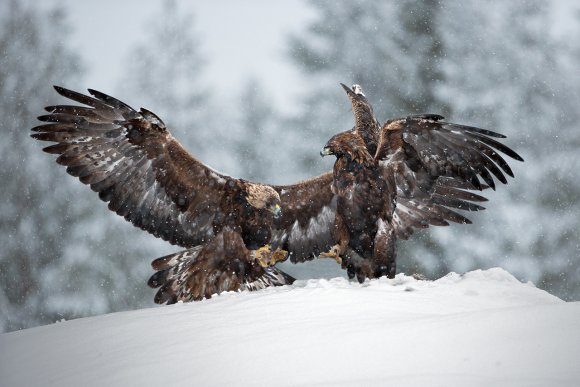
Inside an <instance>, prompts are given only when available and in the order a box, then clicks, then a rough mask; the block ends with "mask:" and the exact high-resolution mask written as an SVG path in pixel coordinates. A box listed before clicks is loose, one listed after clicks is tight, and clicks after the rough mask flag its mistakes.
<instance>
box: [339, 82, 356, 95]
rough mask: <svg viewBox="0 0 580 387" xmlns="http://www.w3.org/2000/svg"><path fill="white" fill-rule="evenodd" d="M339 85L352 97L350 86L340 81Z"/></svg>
mask: <svg viewBox="0 0 580 387" xmlns="http://www.w3.org/2000/svg"><path fill="white" fill-rule="evenodd" d="M340 86H342V88H343V89H344V91H346V94H348V95H350V96H352V97H354V93H353V92H352V90H351V88H350V87H348V86H347V85H345V84H344V83H341V84H340Z"/></svg>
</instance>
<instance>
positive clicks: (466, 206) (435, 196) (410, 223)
mask: <svg viewBox="0 0 580 387" xmlns="http://www.w3.org/2000/svg"><path fill="white" fill-rule="evenodd" d="M484 188H487V187H484ZM474 189H475V188H474V187H473V186H472V185H471V184H469V183H465V182H461V181H459V180H455V179H451V178H443V177H440V178H439V179H437V181H436V183H435V184H434V186H433V190H432V192H430V193H429V192H428V193H423V194H420V195H417V196H415V197H412V198H411V197H406V196H405V195H404V193H403V192H402V191H401V190H398V191H397V192H398V195H397V204H396V207H395V212H394V214H393V225H394V228H395V232H396V233H397V237H398V238H401V239H408V238H409V237H410V236H411V235H412V234H413V232H414V230H415V229H422V228H427V227H429V226H448V225H449V222H454V223H462V224H471V221H470V220H469V219H468V218H466V217H465V216H463V215H462V214H460V213H458V212H456V210H462V211H481V210H484V209H485V207H483V206H481V205H480V204H478V203H481V202H485V201H487V199H486V198H485V197H483V196H481V195H478V194H476V193H474V192H470V190H474Z"/></svg>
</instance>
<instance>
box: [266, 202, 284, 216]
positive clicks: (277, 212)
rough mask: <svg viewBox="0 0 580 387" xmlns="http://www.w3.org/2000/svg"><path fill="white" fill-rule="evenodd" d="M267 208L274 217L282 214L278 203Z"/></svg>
mask: <svg viewBox="0 0 580 387" xmlns="http://www.w3.org/2000/svg"><path fill="white" fill-rule="evenodd" d="M269 210H270V212H271V213H272V214H273V215H274V219H278V218H280V217H281V216H282V207H280V205H279V204H276V205H273V206H271V207H270V208H269Z"/></svg>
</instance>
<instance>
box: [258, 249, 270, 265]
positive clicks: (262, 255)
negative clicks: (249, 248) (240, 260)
mask: <svg viewBox="0 0 580 387" xmlns="http://www.w3.org/2000/svg"><path fill="white" fill-rule="evenodd" d="M255 257H256V259H257V260H258V263H259V264H260V266H262V267H269V266H271V265H270V260H271V258H272V250H270V245H264V246H262V247H260V248H259V249H258V250H256V251H255Z"/></svg>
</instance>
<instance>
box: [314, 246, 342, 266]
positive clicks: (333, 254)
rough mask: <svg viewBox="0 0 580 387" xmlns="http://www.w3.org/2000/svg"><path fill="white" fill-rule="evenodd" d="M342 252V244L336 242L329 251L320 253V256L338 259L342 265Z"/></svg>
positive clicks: (337, 261)
mask: <svg viewBox="0 0 580 387" xmlns="http://www.w3.org/2000/svg"><path fill="white" fill-rule="evenodd" d="M342 254H344V251H343V249H342V246H340V245H339V244H336V245H334V246H332V247H331V248H330V250H328V251H327V252H325V253H320V256H321V257H323V258H332V259H334V260H335V261H336V263H338V264H339V265H342Z"/></svg>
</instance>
